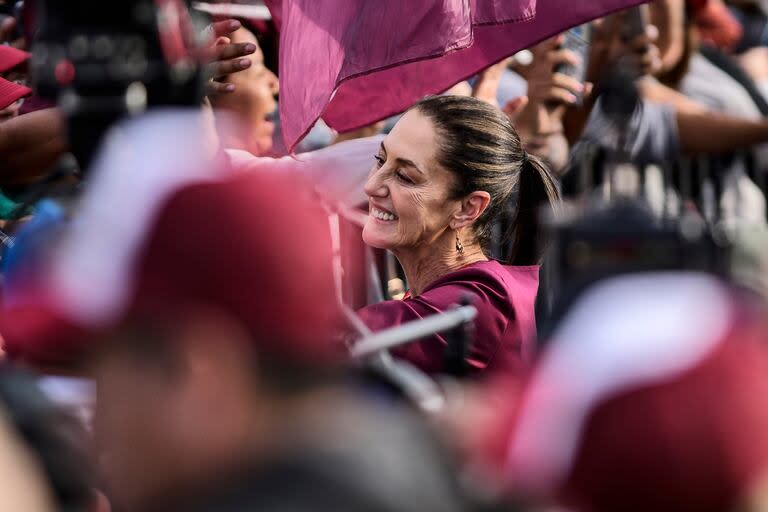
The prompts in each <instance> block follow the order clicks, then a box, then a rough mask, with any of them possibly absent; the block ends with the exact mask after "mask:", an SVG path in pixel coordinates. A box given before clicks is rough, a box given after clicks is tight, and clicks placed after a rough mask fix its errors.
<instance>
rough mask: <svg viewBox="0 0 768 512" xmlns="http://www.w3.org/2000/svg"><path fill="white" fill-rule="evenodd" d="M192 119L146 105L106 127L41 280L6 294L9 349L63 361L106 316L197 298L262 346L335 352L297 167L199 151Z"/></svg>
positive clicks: (328, 268)
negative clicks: (248, 169)
mask: <svg viewBox="0 0 768 512" xmlns="http://www.w3.org/2000/svg"><path fill="white" fill-rule="evenodd" d="M199 120H200V118H199V116H197V115H196V114H193V113H182V114H171V113H166V114H149V115H148V116H147V118H146V119H142V120H138V121H133V122H129V123H128V124H127V125H124V126H123V127H122V128H121V129H119V130H118V132H119V133H117V134H115V136H113V137H111V143H108V145H107V148H106V149H105V150H104V151H103V154H102V155H101V156H100V157H99V159H98V161H97V163H96V167H97V168H96V169H95V171H96V172H95V174H93V175H91V177H92V178H93V180H94V181H93V182H91V183H90V184H89V188H88V189H87V191H86V192H85V196H84V198H83V199H82V203H81V204H80V206H79V208H78V210H77V211H76V213H75V215H74V218H73V220H72V222H71V226H70V227H69V229H68V230H67V231H66V233H65V234H64V235H63V236H62V239H61V241H60V242H59V243H57V244H56V246H55V248H54V249H53V250H52V251H51V254H50V257H49V258H48V260H49V263H48V265H47V268H45V269H43V270H42V272H41V273H42V274H43V275H44V278H41V279H38V280H37V282H34V280H33V281H32V282H30V283H29V285H27V286H26V287H19V286H17V287H16V290H17V291H16V292H15V293H14V294H12V296H11V297H10V298H9V302H8V303H7V304H6V305H5V314H4V320H3V322H2V336H3V337H4V338H5V342H6V349H7V351H8V353H9V354H10V355H11V356H12V357H17V358H21V359H24V360H27V361H29V362H32V363H34V364H37V365H61V364H68V363H71V362H73V361H76V360H77V358H78V357H80V356H81V354H83V352H85V351H87V350H89V348H90V347H91V346H92V345H91V344H93V343H98V341H99V336H98V335H99V334H100V333H102V332H104V331H107V330H109V329H111V328H114V327H116V326H120V325H122V324H124V323H126V322H130V321H132V320H133V319H136V318H139V317H140V318H141V319H142V320H143V321H146V320H150V321H153V320H161V321H163V320H168V319H172V318H179V316H181V315H185V314H191V313H193V312H195V311H199V310H200V309H205V310H212V311H215V312H216V313H221V314H224V315H227V316H228V317H230V318H232V319H234V320H236V321H238V322H239V323H240V324H241V325H243V326H244V327H245V328H246V329H248V331H249V334H250V335H251V339H252V341H253V343H254V344H255V349H256V350H257V352H259V351H260V352H263V353H269V354H271V355H273V356H276V357H283V358H287V360H296V361H297V362H309V363H313V364H314V363H317V364H320V363H322V362H328V363H335V362H337V361H339V360H340V357H343V355H344V354H345V352H344V350H343V346H342V345H341V343H337V341H336V340H337V339H338V334H339V331H340V328H341V326H342V320H341V319H342V315H341V311H340V308H339V306H338V302H337V300H336V291H335V283H334V277H333V276H334V273H333V269H332V258H331V254H332V252H331V239H330V232H329V223H328V218H327V215H326V214H325V212H324V210H323V208H322V207H321V205H320V204H319V202H318V201H317V200H316V199H315V198H314V196H313V193H312V190H311V189H310V188H309V187H308V186H307V184H306V183H305V182H304V181H303V179H301V178H300V177H298V176H297V175H296V174H294V173H291V172H287V171H283V172H279V173H277V172H270V171H269V170H263V171H262V172H259V173H250V174H241V173H234V172H233V171H231V170H230V169H229V168H228V166H227V165H226V163H225V162H223V161H220V162H218V163H214V162H212V161H211V160H210V159H209V158H205V157H204V155H203V154H202V152H201V150H200V149H199V148H200V146H202V143H201V142H200V140H199V136H200V133H195V130H196V128H195V126H196V125H199ZM36 275H40V273H38V274H36Z"/></svg>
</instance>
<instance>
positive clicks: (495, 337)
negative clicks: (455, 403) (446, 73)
mask: <svg viewBox="0 0 768 512" xmlns="http://www.w3.org/2000/svg"><path fill="white" fill-rule="evenodd" d="M375 160H376V161H375V165H374V166H373V168H372V170H371V173H370V176H369V178H368V182H367V183H366V185H365V192H366V194H367V195H368V197H369V217H368V221H367V223H366V225H365V227H364V229H363V239H364V240H365V242H366V243H367V244H368V245H371V246H373V247H377V248H381V249H387V250H389V251H391V252H392V253H393V254H394V255H395V256H396V257H397V258H398V260H399V262H400V264H401V265H402V267H403V269H404V271H405V275H406V278H407V280H408V284H409V286H410V289H409V292H408V294H407V295H406V297H405V298H404V299H403V300H393V301H385V302H380V303H378V304H373V305H370V306H367V307H365V308H363V309H362V310H361V311H360V315H361V317H362V318H363V320H364V321H365V322H366V324H367V325H368V326H369V327H370V328H371V329H372V330H374V331H376V330H380V329H384V328H387V327H392V326H395V325H399V324H401V323H405V322H409V321H412V320H417V319H420V318H424V317H427V316H429V315H433V314H436V313H440V312H442V311H446V310H447V309H449V308H450V307H451V306H452V305H455V304H457V303H459V302H460V301H462V300H465V298H468V299H469V300H470V302H471V303H472V304H473V305H474V306H475V307H476V308H477V309H478V316H477V318H476V320H475V335H474V340H473V344H472V346H471V347H470V350H469V354H468V357H467V361H466V362H467V364H468V366H469V368H471V370H473V373H475V374H479V373H480V372H486V371H489V370H500V371H503V372H505V373H510V372H511V373H517V372H519V371H520V370H521V369H522V368H524V366H525V364H526V362H527V361H528V359H529V357H530V352H531V349H532V343H533V341H534V338H535V334H536V327H535V325H536V322H535V318H534V302H535V299H536V293H537V290H538V275H539V266H538V265H539V263H540V260H541V256H542V254H541V249H542V245H543V244H542V243H541V240H540V239H539V229H538V225H537V224H538V223H537V219H536V217H537V215H536V214H537V212H538V211H539V208H540V207H541V206H542V204H548V205H550V207H552V208H555V207H556V204H557V202H558V200H559V193H558V191H557V188H556V185H555V181H554V179H553V177H552V176H551V175H550V173H549V171H548V170H547V169H546V167H545V166H544V165H543V164H542V163H541V161H540V160H539V159H537V158H536V157H534V156H531V155H528V154H527V153H526V152H525V150H524V149H523V146H522V144H521V142H520V137H519V136H518V134H517V132H516V131H515V128H514V127H513V126H512V124H511V122H510V121H509V119H508V118H507V116H506V115H505V114H504V113H502V112H501V111H500V110H499V109H498V108H496V107H493V106H491V105H489V104H488V103H485V102H483V101H480V100H477V99H474V98H468V97H462V96H436V97H430V98H427V99H424V100H422V101H420V102H419V103H417V104H416V105H414V106H413V107H412V108H411V109H410V110H409V111H408V112H406V114H405V115H404V116H403V117H402V118H401V119H400V121H398V123H397V124H396V125H395V127H394V128H393V130H392V131H391V132H390V133H389V135H387V137H386V138H385V139H384V141H383V142H382V144H381V147H380V149H379V152H378V154H377V155H375ZM510 208H512V217H511V218H512V223H511V226H510V230H509V232H508V234H507V235H506V239H505V240H492V233H493V230H492V228H493V226H494V225H496V224H497V223H498V221H500V220H501V219H502V218H505V217H506V216H507V215H508V214H509V213H510V211H509V210H510ZM492 244H493V245H500V246H502V247H505V248H506V249H507V251H505V252H506V253H507V254H508V258H507V259H506V261H499V260H494V259H491V258H490V249H491V246H492ZM445 348H446V341H445V339H444V338H443V337H442V336H437V335H436V336H433V337H431V338H428V339H425V340H422V341H420V342H418V343H412V344H409V345H406V346H405V347H403V348H402V349H399V350H397V351H395V355H396V356H398V357H401V358H404V359H406V360H408V361H410V362H412V363H413V364H415V365H416V366H418V367H419V368H421V369H422V370H424V371H426V372H429V373H439V372H441V371H443V370H444V366H443V364H444V363H443V361H444V358H445V357H444V354H445Z"/></svg>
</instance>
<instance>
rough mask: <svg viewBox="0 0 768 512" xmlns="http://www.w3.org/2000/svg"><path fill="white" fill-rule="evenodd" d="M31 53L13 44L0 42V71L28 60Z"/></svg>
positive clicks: (3, 71) (2, 71)
mask: <svg viewBox="0 0 768 512" xmlns="http://www.w3.org/2000/svg"><path fill="white" fill-rule="evenodd" d="M30 57H31V55H30V54H29V53H27V52H25V51H24V50H19V49H18V48H14V47H13V46H8V45H2V44H0V73H5V72H6V71H9V70H11V69H13V68H15V67H16V66H18V65H19V64H21V63H22V62H26V61H27V60H28V59H29V58H30Z"/></svg>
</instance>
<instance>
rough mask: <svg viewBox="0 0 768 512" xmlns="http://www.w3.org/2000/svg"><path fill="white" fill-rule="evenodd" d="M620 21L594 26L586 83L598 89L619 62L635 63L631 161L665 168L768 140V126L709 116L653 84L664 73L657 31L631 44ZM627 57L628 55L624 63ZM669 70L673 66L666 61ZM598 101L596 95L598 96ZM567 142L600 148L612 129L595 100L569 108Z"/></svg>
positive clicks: (698, 106) (627, 139)
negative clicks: (637, 96) (635, 103)
mask: <svg viewBox="0 0 768 512" xmlns="http://www.w3.org/2000/svg"><path fill="white" fill-rule="evenodd" d="M620 21H621V18H612V19H611V20H599V21H598V22H596V23H595V28H596V29H595V30H594V31H593V38H592V44H591V46H590V57H589V62H590V64H589V68H588V69H589V71H588V80H589V81H590V82H593V83H595V84H596V87H598V89H599V86H600V82H601V81H602V80H603V79H604V77H607V76H610V75H611V73H612V72H613V71H612V70H615V69H616V68H617V66H619V64H620V63H627V62H629V63H632V62H634V69H635V72H636V73H637V74H638V75H639V76H641V77H645V78H641V79H640V80H639V81H638V82H637V84H638V88H639V90H640V95H641V102H640V104H639V106H638V108H637V109H636V111H635V112H634V113H633V114H632V115H631V117H630V118H629V119H628V120H627V121H626V123H625V124H623V126H622V129H623V131H624V132H625V133H626V134H627V136H626V137H625V143H626V145H627V147H626V148H625V149H626V151H627V153H628V154H629V156H630V157H631V158H632V159H636V160H639V161H641V162H644V163H653V162H660V163H668V162H671V161H674V160H675V159H676V158H677V156H678V155H680V154H681V153H682V154H689V155H695V154H717V153H724V152H729V151H735V150H738V149H747V148H750V147H751V146H754V145H755V144H759V143H762V142H766V141H768V121H766V120H765V119H759V120H749V119H742V118H740V117H736V116H732V115H727V114H721V113H713V112H710V111H708V110H707V109H706V108H705V107H704V106H703V105H701V104H699V103H697V102H695V101H693V100H692V99H690V98H688V97H686V96H685V95H683V94H681V93H680V92H678V91H676V90H674V89H672V88H670V87H668V86H665V85H664V84H662V83H660V82H658V81H657V80H654V79H652V78H651V77H652V75H653V74H654V73H657V72H658V71H659V70H660V69H662V66H663V64H662V63H663V62H664V59H663V58H662V57H661V56H662V55H667V53H666V51H665V50H659V49H658V48H654V47H655V41H656V40H657V38H658V37H659V36H658V29H655V28H650V27H649V28H647V29H646V33H645V34H640V35H638V36H636V37H635V38H634V39H632V40H630V41H626V40H624V38H623V37H622V34H621V30H620V27H621V23H620ZM627 56H629V57H628V58H627ZM667 65H671V62H669V63H668V64H667ZM598 96H599V95H598ZM566 128H567V129H566V133H567V135H568V138H569V140H571V141H572V142H575V141H576V140H578V139H579V138H581V139H582V140H588V141H592V142H595V143H599V142H600V141H602V140H603V139H604V138H605V136H606V130H609V131H610V133H613V134H614V135H613V136H612V139H615V133H616V127H615V126H613V124H612V123H611V122H609V121H608V120H607V119H606V113H605V112H604V111H603V109H602V106H601V103H600V101H599V99H598V98H592V101H585V102H584V106H583V107H582V108H579V109H571V110H570V111H569V115H568V116H567V118H566Z"/></svg>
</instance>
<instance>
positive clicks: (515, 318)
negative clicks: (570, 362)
mask: <svg viewBox="0 0 768 512" xmlns="http://www.w3.org/2000/svg"><path fill="white" fill-rule="evenodd" d="M538 287H539V267H538V266H530V267H517V266H508V265H502V264H501V263H499V262H498V261H495V260H489V261H480V262H477V263H472V264H470V265H467V266H466V267H463V268H461V269H459V270H457V271H455V272H451V273H449V274H446V275H444V276H442V277H441V278H439V279H437V280H436V281H434V282H433V283H431V284H430V285H429V286H427V288H426V289H425V290H424V291H423V292H422V293H421V295H418V296H416V297H407V298H405V299H403V300H390V301H385V302H379V303H378V304H372V305H370V306H366V307H365V308H363V309H361V310H360V311H359V314H360V316H361V318H362V319H363V321H364V322H365V323H366V325H368V327H369V328H370V329H371V330H373V331H378V330H382V329H386V328H388V327H394V326H397V325H400V324H403V323H406V322H410V321H412V320H418V319H421V318H424V317H427V316H429V315H434V314H436V313H441V312H443V311H446V310H448V309H449V308H450V307H451V306H454V305H456V304H458V303H459V301H460V299H461V298H462V297H465V296H468V297H469V298H470V301H471V303H472V305H473V306H475V307H476V308H477V311H478V315H477V317H476V318H475V336H474V340H473V343H472V346H471V349H470V352H469V356H468V358H467V362H468V364H469V365H470V367H471V368H472V369H473V370H474V373H479V372H480V371H485V370H488V371H491V370H494V371H496V370H500V371H503V372H506V373H518V372H520V371H522V370H523V369H524V368H525V365H526V363H527V362H528V361H529V359H530V355H531V351H532V344H533V342H534V340H535V338H536V320H535V314H534V302H535V300H536V292H537V291H538ZM446 345H447V342H446V340H445V339H444V338H443V337H442V336H440V335H435V336H432V337H429V338H425V339H424V340H422V341H419V342H415V343H410V344H408V345H405V346H403V347H401V348H398V349H396V350H394V351H393V354H394V355H395V356H396V357H399V358H401V359H405V360H408V361H410V362H411V363H413V364H414V365H416V366H417V367H418V368H420V369H422V370H423V371H425V372H427V373H440V372H441V371H442V370H443V358H444V353H445V348H446Z"/></svg>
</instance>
